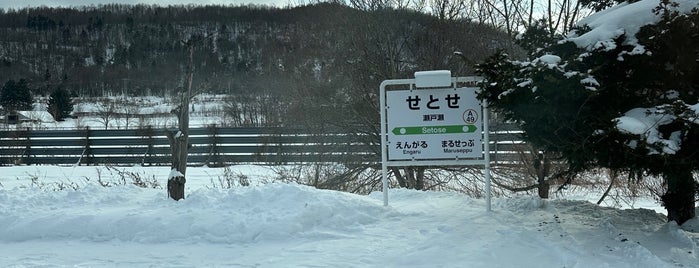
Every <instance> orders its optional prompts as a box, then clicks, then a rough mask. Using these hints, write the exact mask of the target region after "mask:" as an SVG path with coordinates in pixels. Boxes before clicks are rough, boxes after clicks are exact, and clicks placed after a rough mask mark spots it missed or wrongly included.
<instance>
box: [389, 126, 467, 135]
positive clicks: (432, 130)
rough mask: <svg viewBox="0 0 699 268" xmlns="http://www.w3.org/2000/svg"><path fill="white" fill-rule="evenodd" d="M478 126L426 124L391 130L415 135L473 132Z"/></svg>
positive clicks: (395, 132)
mask: <svg viewBox="0 0 699 268" xmlns="http://www.w3.org/2000/svg"><path fill="white" fill-rule="evenodd" d="M477 129H478V128H477V127H476V126H475V125H452V126H426V127H397V128H394V129H393V130H392V131H391V132H393V134H395V135H417V134H420V135H422V134H455V133H473V132H476V130H477Z"/></svg>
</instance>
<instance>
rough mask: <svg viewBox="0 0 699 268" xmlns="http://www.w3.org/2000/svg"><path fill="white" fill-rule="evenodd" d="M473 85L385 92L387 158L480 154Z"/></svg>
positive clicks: (479, 110)
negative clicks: (470, 86)
mask: <svg viewBox="0 0 699 268" xmlns="http://www.w3.org/2000/svg"><path fill="white" fill-rule="evenodd" d="M481 113H482V107H481V103H480V101H478V99H476V88H455V89H454V88H446V89H416V90H392V91H387V92H386V119H387V120H386V121H387V139H388V144H387V146H388V160H389V161H390V160H437V159H464V158H481V157H483V154H482V153H483V143H482V134H481V131H482V114H481Z"/></svg>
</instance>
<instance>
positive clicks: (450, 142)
mask: <svg viewBox="0 0 699 268" xmlns="http://www.w3.org/2000/svg"><path fill="white" fill-rule="evenodd" d="M479 81H482V79H481V78H480V77H451V74H450V73H449V71H427V72H416V73H415V79H394V80H385V81H383V82H381V86H380V88H379V92H380V107H381V177H382V179H381V181H382V184H383V200H384V201H383V202H384V205H385V206H388V167H389V166H394V167H401V166H403V167H406V166H462V165H483V168H484V173H485V199H486V207H487V210H488V211H490V209H491V206H490V154H489V153H485V154H484V153H483V152H484V151H485V152H490V146H489V140H490V139H489V135H488V132H489V129H488V102H486V101H483V102H479V101H478V99H477V98H476V90H477V88H468V87H463V88H453V87H452V85H458V84H459V83H462V84H463V83H469V82H479ZM389 86H402V87H403V88H405V86H408V88H410V90H408V89H393V90H387V87H389ZM421 87H422V88H421ZM416 88H417V89H416Z"/></svg>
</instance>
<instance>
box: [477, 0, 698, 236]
mask: <svg viewBox="0 0 699 268" xmlns="http://www.w3.org/2000/svg"><path fill="white" fill-rule="evenodd" d="M648 1H653V0H644V2H646V3H650V2H648ZM660 3H661V4H660V5H658V6H657V7H656V8H655V9H654V10H652V11H651V10H648V12H654V14H655V16H654V18H657V20H659V22H657V23H651V24H649V25H646V26H642V27H641V26H640V25H639V26H638V27H640V28H639V29H638V32H637V33H636V34H635V35H633V36H631V35H629V36H627V34H626V33H629V32H634V31H630V30H628V29H626V30H625V31H624V33H619V35H618V36H616V37H614V38H612V39H607V40H600V39H594V40H593V38H590V36H593V35H592V34H599V32H593V31H594V30H595V29H591V28H588V27H583V28H580V29H577V30H576V32H575V34H574V35H571V36H569V37H567V38H564V39H562V40H560V41H559V42H555V43H553V44H552V45H549V46H545V47H542V48H541V49H538V50H536V51H535V52H534V53H533V54H532V55H531V58H532V60H528V61H517V60H513V59H510V57H509V56H508V55H506V54H504V53H499V54H497V55H494V56H492V57H491V58H489V59H488V60H486V61H485V62H484V63H482V64H481V65H479V66H478V68H479V72H480V74H482V75H483V76H484V77H485V78H486V80H487V81H486V82H485V83H483V88H484V90H483V92H482V93H481V95H480V96H481V97H482V98H486V99H487V100H488V101H489V103H490V104H491V107H492V108H494V109H495V110H496V111H499V112H501V113H502V114H503V115H504V116H505V118H506V119H509V120H514V121H517V122H518V123H519V124H520V126H521V128H522V130H524V131H525V133H526V135H525V136H526V139H527V140H528V141H529V142H531V143H533V144H535V145H537V146H540V147H541V148H544V149H545V150H546V151H553V152H557V153H560V154H561V155H562V156H563V158H564V160H565V161H566V162H567V164H568V165H569V168H570V171H571V172H572V173H575V172H580V171H583V170H588V169H591V168H595V167H606V168H610V169H613V170H617V171H626V172H628V173H630V174H651V175H658V176H660V177H662V178H663V179H664V184H665V185H666V186H667V189H666V191H665V193H664V194H663V195H662V197H661V199H662V201H663V205H664V206H665V208H666V209H667V210H668V220H674V221H676V222H677V223H678V224H682V223H684V222H685V221H687V220H689V219H691V218H693V217H695V200H696V195H697V193H698V192H697V191H698V188H699V187H698V184H697V182H696V181H695V179H694V178H693V177H692V173H693V172H695V171H697V170H699V154H697V149H696V148H699V147H698V146H699V122H697V120H696V118H697V113H699V104H697V101H698V99H699V95H698V94H697V92H696V89H697V88H699V63H698V62H697V55H699V27H696V22H697V21H699V11H697V9H696V8H694V9H693V10H692V11H687V9H686V8H685V9H682V10H685V11H684V12H678V11H677V10H680V9H678V5H676V4H672V3H670V2H669V1H661V2H660ZM685 3H686V2H685ZM689 3H690V4H691V1H690V2H689ZM687 5H689V4H687ZM626 6H627V7H628V6H629V5H626ZM695 6H696V4H695ZM619 8H623V7H619ZM607 14H608V15H609V13H607ZM615 14H616V15H620V14H624V13H623V12H619V13H615ZM615 14H612V16H613V15H615ZM631 14H634V15H636V13H631ZM598 18H599V17H598ZM598 22H603V23H609V20H598ZM597 27H602V26H597ZM588 33H592V34H591V35H586V34H588ZM597 36H599V35H597ZM585 40H588V41H589V40H593V42H589V43H586V42H585ZM630 125H634V126H640V127H637V128H634V127H631V126H630Z"/></svg>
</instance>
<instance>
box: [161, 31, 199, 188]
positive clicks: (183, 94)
mask: <svg viewBox="0 0 699 268" xmlns="http://www.w3.org/2000/svg"><path fill="white" fill-rule="evenodd" d="M185 45H186V46H187V53H188V55H187V56H188V59H187V71H186V72H187V73H186V76H185V84H184V88H183V89H182V90H181V91H180V92H177V94H178V97H179V98H180V105H179V109H178V110H177V123H178V126H179V130H178V131H177V132H176V133H172V132H168V135H167V136H168V139H169V140H170V149H171V150H172V170H171V172H170V176H169V178H168V181H167V193H168V196H169V197H170V198H172V199H175V200H180V199H184V185H185V183H186V182H187V180H186V179H185V174H186V172H187V154H188V151H189V100H190V98H191V97H192V96H191V94H192V79H193V77H194V59H193V58H194V45H193V41H192V40H190V41H188V42H186V43H185Z"/></svg>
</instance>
